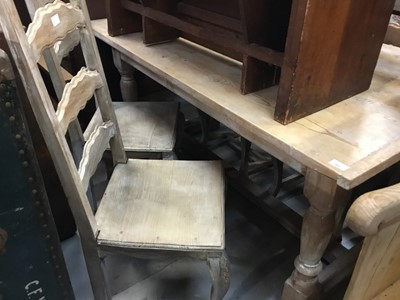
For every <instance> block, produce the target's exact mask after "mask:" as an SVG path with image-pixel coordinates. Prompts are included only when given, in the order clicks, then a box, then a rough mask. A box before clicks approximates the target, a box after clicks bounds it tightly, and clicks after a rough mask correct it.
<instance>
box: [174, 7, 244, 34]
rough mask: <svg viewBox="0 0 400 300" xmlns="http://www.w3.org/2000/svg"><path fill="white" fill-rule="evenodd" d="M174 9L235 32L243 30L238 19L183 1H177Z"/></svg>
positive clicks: (179, 12)
mask: <svg viewBox="0 0 400 300" xmlns="http://www.w3.org/2000/svg"><path fill="white" fill-rule="evenodd" d="M176 9H177V12H178V14H183V15H187V16H190V17H194V18H197V19H200V20H203V21H206V22H209V23H213V24H215V25H218V26H221V27H224V28H227V29H233V30H235V31H237V32H242V31H243V29H242V26H241V25H240V21H239V20H238V19H235V18H232V17H228V16H224V15H221V14H217V13H214V12H212V11H209V10H205V9H201V8H198V7H196V6H192V5H188V4H186V3H184V2H179V3H178V5H177V7H176Z"/></svg>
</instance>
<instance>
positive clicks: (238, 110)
mask: <svg viewBox="0 0 400 300" xmlns="http://www.w3.org/2000/svg"><path fill="white" fill-rule="evenodd" d="M106 22H107V21H106V20H105V19H100V20H95V21H92V26H93V29H94V32H95V35H96V36H97V37H98V38H99V39H101V40H103V41H104V42H106V43H107V44H109V45H110V46H112V47H113V48H114V49H116V50H118V51H119V52H120V53H122V54H123V55H124V57H125V58H124V59H126V60H127V61H128V62H129V63H130V64H132V65H133V66H134V67H135V68H137V69H138V70H140V71H141V72H143V73H145V74H146V75H148V76H150V77H151V78H153V79H155V80H156V81H158V82H159V83H161V84H162V85H164V86H165V87H167V88H168V89H170V90H172V91H173V92H175V93H176V94H178V95H180V96H181V97H183V98H184V99H185V100H187V101H188V102H190V103H192V104H193V105H194V106H196V107H198V108H200V109H201V110H203V111H204V112H206V113H207V114H209V115H211V116H212V117H214V118H215V119H217V120H218V121H220V122H222V123H223V124H225V125H226V126H228V127H229V128H231V129H232V130H234V131H235V132H237V133H238V134H240V135H241V136H243V137H245V138H246V139H248V140H250V141H251V142H253V143H255V144H257V145H258V146H259V147H261V148H262V149H264V150H265V151H266V152H268V153H270V154H272V155H274V156H275V157H276V158H278V159H280V160H282V161H283V162H284V163H286V164H288V165H289V166H291V167H292V168H294V169H295V170H297V171H299V172H301V173H303V174H304V173H305V170H306V169H307V168H311V169H314V170H316V171H318V172H320V173H322V174H324V175H326V176H328V177H331V178H333V179H336V180H337V183H338V185H340V186H342V187H343V188H345V189H350V188H353V187H355V186H357V185H358V184H360V183H362V182H364V181H365V180H367V179H369V178H370V177H372V176H373V175H375V174H377V173H378V172H380V171H382V170H384V169H385V168H387V167H389V166H390V165H392V164H394V163H395V162H397V161H399V160H400V48H397V47H393V46H389V45H383V47H382V51H381V55H380V59H379V62H378V65H377V68H376V70H375V75H374V78H373V81H372V84H371V88H370V89H369V90H368V91H366V92H364V93H361V94H359V95H357V96H354V97H352V98H349V99H347V100H344V101H342V102H340V103H338V104H335V105H333V106H331V107H329V108H326V109H324V110H322V111H319V112H317V113H315V114H312V115H310V116H308V117H305V118H303V119H300V120H298V121H296V122H293V123H291V124H289V125H282V124H280V123H278V122H276V121H274V119H273V114H274V107H275V99H276V95H277V87H272V88H268V89H264V90H262V91H259V92H256V93H252V94H248V95H242V94H241V93H240V88H239V87H240V76H241V64H240V63H238V62H237V61H234V60H231V59H229V58H227V57H224V56H222V55H220V54H218V53H215V52H212V51H210V50H208V49H205V48H202V47H200V46H198V45H195V44H193V43H190V42H188V41H185V40H181V39H179V40H176V41H172V42H169V43H164V44H159V45H153V46H145V45H144V44H143V42H142V34H141V33H134V34H127V35H123V36H119V37H110V36H109V35H108V33H107V23H106ZM321 68H323V66H321Z"/></svg>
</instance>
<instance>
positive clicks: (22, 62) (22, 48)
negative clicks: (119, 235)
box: [0, 0, 126, 238]
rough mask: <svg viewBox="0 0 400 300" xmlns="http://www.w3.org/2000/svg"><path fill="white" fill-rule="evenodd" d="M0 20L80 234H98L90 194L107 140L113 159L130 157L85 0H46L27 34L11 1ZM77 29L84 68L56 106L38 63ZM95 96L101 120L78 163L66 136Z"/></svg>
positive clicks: (1, 7)
mask: <svg viewBox="0 0 400 300" xmlns="http://www.w3.org/2000/svg"><path fill="white" fill-rule="evenodd" d="M0 24H1V27H2V29H3V32H4V35H5V36H6V39H7V41H8V43H9V46H10V50H11V51H12V54H13V56H14V59H15V61H16V64H17V67H18V70H19V72H20V76H21V78H22V81H23V84H24V86H25V89H26V91H27V94H28V98H29V100H30V103H31V106H32V109H33V112H34V114H35V117H36V119H37V122H38V124H39V127H40V129H41V131H42V133H43V136H44V138H45V141H46V144H47V147H48V149H49V151H50V153H51V155H52V158H53V161H54V163H55V166H56V168H57V172H58V174H59V177H60V180H61V182H62V184H63V188H64V190H65V192H66V194H67V197H68V200H69V204H70V206H71V210H72V212H73V214H74V217H75V221H76V222H77V225H78V228H79V231H80V233H81V235H83V236H85V235H86V237H88V234H89V235H90V238H93V237H95V236H96V234H97V227H96V222H95V219H94V215H93V212H92V210H91V208H90V206H89V202H88V199H87V196H86V190H87V187H88V183H89V179H90V177H91V176H92V175H93V173H94V172H95V170H96V167H97V164H98V162H99V161H100V160H101V158H102V155H103V152H104V150H105V149H106V148H107V146H108V145H110V147H111V152H112V156H113V161H114V163H115V164H116V163H125V162H126V156H125V152H124V147H123V144H122V139H121V135H120V133H119V129H118V123H117V120H116V117H115V113H114V111H113V108H112V105H111V97H110V93H109V90H108V87H107V83H106V80H105V76H104V71H103V68H102V65H101V61H100V56H99V53H98V49H97V47H96V43H95V38H94V35H93V31H92V28H91V25H90V20H89V17H88V12H87V7H86V3H85V2H84V1H82V0H71V3H68V4H67V3H64V2H62V1H59V0H56V1H54V2H53V3H48V4H47V5H46V6H44V7H41V8H39V9H38V10H37V11H36V13H35V16H34V18H33V21H32V23H31V24H30V25H29V27H28V30H27V32H26V34H25V32H24V30H23V27H22V24H21V22H20V19H19V16H18V12H17V10H16V8H15V5H14V3H13V0H2V1H0ZM76 33H78V34H79V40H80V43H81V46H82V51H83V54H84V58H85V62H86V67H84V68H82V69H81V70H80V71H79V72H78V74H76V76H74V77H73V78H72V80H71V81H70V82H69V83H68V84H66V85H65V88H64V89H63V93H62V97H61V101H60V102H59V104H58V107H57V108H56V109H54V107H53V104H52V102H51V99H50V96H49V94H48V92H47V89H46V86H45V84H44V82H43V79H42V77H41V74H40V72H39V69H38V67H37V62H38V60H39V59H40V57H41V55H42V52H43V51H44V50H45V49H48V48H51V47H54V45H55V44H56V43H57V42H58V41H61V40H63V39H68V37H70V36H71V35H75V36H77V34H76ZM57 52H58V51H57ZM64 53H65V52H64ZM62 55H64V54H62ZM93 95H94V96H95V99H96V103H97V105H98V107H99V108H100V111H101V115H102V118H103V123H102V124H101V125H100V126H98V127H97V128H96V130H95V131H94V132H93V133H92V134H91V136H90V138H89V140H88V141H87V142H86V144H85V147H84V150H83V155H82V160H81V162H80V164H79V167H78V168H77V167H76V165H75V163H74V160H73V156H72V153H71V150H70V148H69V146H68V143H67V140H66V137H65V135H66V132H67V129H68V126H69V124H70V123H71V122H72V121H74V120H76V119H77V116H78V113H79V111H80V110H81V109H82V108H84V107H85V105H86V103H87V101H89V100H90V99H91V98H92V96H93Z"/></svg>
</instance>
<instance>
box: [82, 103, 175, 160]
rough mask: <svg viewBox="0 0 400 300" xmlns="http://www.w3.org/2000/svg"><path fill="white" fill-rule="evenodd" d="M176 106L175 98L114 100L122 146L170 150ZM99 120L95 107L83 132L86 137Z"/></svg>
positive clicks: (157, 150)
mask: <svg viewBox="0 0 400 300" xmlns="http://www.w3.org/2000/svg"><path fill="white" fill-rule="evenodd" d="M178 106H179V105H178V103H177V102H113V107H114V110H115V114H116V116H117V119H118V125H119V129H120V132H121V136H122V142H123V144H124V147H125V150H126V151H142V152H169V151H172V150H173V148H174V145H175V131H176V130H175V125H176V118H177V114H178ZM101 122H102V119H101V115H100V112H99V111H98V110H97V111H96V114H95V115H94V117H93V118H92V120H91V121H90V123H89V125H88V127H87V129H86V131H85V133H84V138H85V140H87V138H88V136H89V134H90V133H91V132H92V131H93V130H94V128H95V126H96V125H98V124H100V123H101Z"/></svg>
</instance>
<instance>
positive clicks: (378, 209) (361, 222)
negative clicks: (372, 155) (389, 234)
mask: <svg viewBox="0 0 400 300" xmlns="http://www.w3.org/2000/svg"><path fill="white" fill-rule="evenodd" d="M399 217H400V183H399V184H395V185H392V186H389V187H386V188H383V189H380V190H375V191H372V192H369V193H366V194H364V195H362V196H361V197H359V198H358V199H357V200H356V201H355V202H354V203H353V205H352V206H351V208H350V209H349V211H348V213H347V218H346V223H347V224H348V226H349V227H350V228H351V229H353V230H354V231H355V232H357V233H359V234H361V235H363V236H369V235H373V234H376V233H377V232H378V230H379V229H380V228H381V227H382V226H385V225H386V224H388V223H392V222H393V221H396V219H398V218H399Z"/></svg>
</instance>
